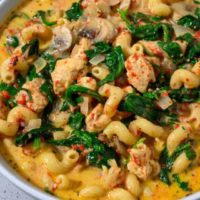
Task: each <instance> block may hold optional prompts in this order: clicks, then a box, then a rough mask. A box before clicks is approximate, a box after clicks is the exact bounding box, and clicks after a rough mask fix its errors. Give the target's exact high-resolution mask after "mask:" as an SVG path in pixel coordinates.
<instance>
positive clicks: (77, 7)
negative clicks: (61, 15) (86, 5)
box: [65, 1, 83, 21]
mask: <svg viewBox="0 0 200 200" xmlns="http://www.w3.org/2000/svg"><path fill="white" fill-rule="evenodd" d="M65 15H66V18H67V19H68V20H70V21H72V20H74V21H77V20H78V19H79V18H80V17H81V16H82V15H83V9H82V7H81V1H79V2H75V3H73V4H72V6H71V8H70V9H69V10H67V11H66V12H65Z"/></svg>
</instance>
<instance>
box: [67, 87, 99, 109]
mask: <svg viewBox="0 0 200 200" xmlns="http://www.w3.org/2000/svg"><path fill="white" fill-rule="evenodd" d="M79 93H81V94H87V95H89V96H91V97H93V98H94V99H96V100H97V101H99V102H103V98H102V96H101V95H100V94H99V93H97V92H96V91H95V90H91V89H89V88H86V87H83V86H80V85H71V86H69V87H68V88H67V90H66V92H65V94H64V98H65V99H66V100H67V101H68V103H69V104H71V105H72V106H76V105H77V103H78V102H77V94H79Z"/></svg>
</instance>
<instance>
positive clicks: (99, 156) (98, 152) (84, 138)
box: [47, 130, 119, 167]
mask: <svg viewBox="0 0 200 200" xmlns="http://www.w3.org/2000/svg"><path fill="white" fill-rule="evenodd" d="M47 143H48V144H52V145H56V146H68V147H73V146H74V145H83V146H84V149H86V150H90V151H89V152H88V153H87V155H86V159H87V162H88V164H89V165H93V166H97V167H102V166H109V163H108V161H109V160H111V159H115V160H116V161H118V159H119V158H118V155H117V153H116V152H115V151H114V149H112V148H111V147H109V146H108V145H107V144H104V143H102V142H101V141H100V140H98V138H97V134H95V133H89V132H87V131H80V130H75V131H73V132H72V135H71V136H70V137H69V138H67V139H64V140H48V141H47Z"/></svg>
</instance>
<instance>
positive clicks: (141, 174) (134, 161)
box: [127, 143, 160, 180]
mask: <svg viewBox="0 0 200 200" xmlns="http://www.w3.org/2000/svg"><path fill="white" fill-rule="evenodd" d="M127 168H128V170H129V171H130V172H131V173H134V174H135V175H136V176H137V177H138V178H139V179H141V180H147V178H149V177H150V176H151V175H155V174H156V173H159V171H160V167H159V164H158V163H157V162H156V161H154V160H153V159H152V152H151V150H150V149H149V147H148V146H147V145H146V144H143V143H141V144H138V146H137V147H136V148H132V149H130V160H129V162H128V165H127Z"/></svg>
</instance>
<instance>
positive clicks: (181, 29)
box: [172, 24, 194, 37]
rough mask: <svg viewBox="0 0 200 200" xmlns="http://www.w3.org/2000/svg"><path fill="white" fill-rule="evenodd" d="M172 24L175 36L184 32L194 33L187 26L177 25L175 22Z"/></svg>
mask: <svg viewBox="0 0 200 200" xmlns="http://www.w3.org/2000/svg"><path fill="white" fill-rule="evenodd" d="M172 26H173V28H174V32H175V35H176V37H178V36H181V35H184V34H185V33H191V34H193V33H194V32H193V31H192V29H189V28H186V27H183V26H180V25H177V24H173V25H172Z"/></svg>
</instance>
